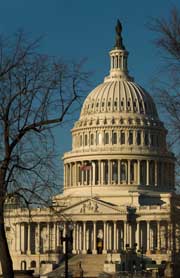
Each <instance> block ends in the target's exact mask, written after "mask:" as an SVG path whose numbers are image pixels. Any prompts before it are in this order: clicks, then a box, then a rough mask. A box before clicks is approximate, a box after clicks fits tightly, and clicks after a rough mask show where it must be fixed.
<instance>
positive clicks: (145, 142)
mask: <svg viewBox="0 0 180 278" xmlns="http://www.w3.org/2000/svg"><path fill="white" fill-rule="evenodd" d="M144 144H145V145H146V146H148V145H149V134H148V133H147V132H146V133H145V136H144Z"/></svg>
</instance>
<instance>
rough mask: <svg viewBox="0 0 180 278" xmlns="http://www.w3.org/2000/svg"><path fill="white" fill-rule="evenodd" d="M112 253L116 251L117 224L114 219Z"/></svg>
mask: <svg viewBox="0 0 180 278" xmlns="http://www.w3.org/2000/svg"><path fill="white" fill-rule="evenodd" d="M113 249H114V250H113V251H114V253H116V252H117V225H116V221H114V248H113Z"/></svg>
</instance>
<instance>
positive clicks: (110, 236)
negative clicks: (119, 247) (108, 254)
mask: <svg viewBox="0 0 180 278" xmlns="http://www.w3.org/2000/svg"><path fill="white" fill-rule="evenodd" d="M108 227H109V228H108V234H109V239H108V241H109V249H110V250H111V251H112V248H113V246H112V226H111V224H110V223H109V226H108Z"/></svg>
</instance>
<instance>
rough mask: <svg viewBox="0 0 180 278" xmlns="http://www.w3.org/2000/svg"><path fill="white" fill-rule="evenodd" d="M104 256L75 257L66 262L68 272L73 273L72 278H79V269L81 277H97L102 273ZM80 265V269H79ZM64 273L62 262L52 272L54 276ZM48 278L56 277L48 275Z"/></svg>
mask: <svg viewBox="0 0 180 278" xmlns="http://www.w3.org/2000/svg"><path fill="white" fill-rule="evenodd" d="M105 260H106V255H102V254H99V255H89V254H88V255H76V256H73V257H72V258H70V259H69V260H68V266H69V272H71V273H73V277H81V276H80V273H81V271H80V270H81V268H82V270H83V277H98V276H99V274H100V273H102V272H103V271H104V262H105ZM80 263H81V268H80ZM63 272H64V262H63V263H62V265H61V266H60V267H58V269H56V270H55V271H54V274H55V273H56V274H55V275H58V274H59V273H63ZM48 277H57V276H53V275H51V274H50V275H49V276H48Z"/></svg>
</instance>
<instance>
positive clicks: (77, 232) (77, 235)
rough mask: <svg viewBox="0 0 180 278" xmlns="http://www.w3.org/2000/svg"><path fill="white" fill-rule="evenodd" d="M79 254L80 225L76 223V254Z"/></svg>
mask: <svg viewBox="0 0 180 278" xmlns="http://www.w3.org/2000/svg"><path fill="white" fill-rule="evenodd" d="M78 252H79V224H78V223H76V254H77V253H78Z"/></svg>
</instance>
